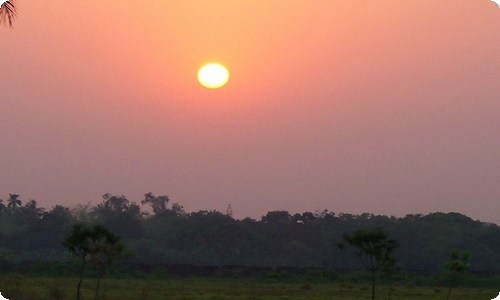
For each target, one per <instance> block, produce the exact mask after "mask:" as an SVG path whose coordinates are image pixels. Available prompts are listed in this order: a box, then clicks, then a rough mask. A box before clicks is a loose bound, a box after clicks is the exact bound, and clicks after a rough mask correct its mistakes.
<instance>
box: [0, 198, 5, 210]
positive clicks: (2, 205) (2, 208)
mask: <svg viewBox="0 0 500 300" xmlns="http://www.w3.org/2000/svg"><path fill="white" fill-rule="evenodd" d="M4 210H5V204H3V200H2V199H0V212H3V211H4Z"/></svg>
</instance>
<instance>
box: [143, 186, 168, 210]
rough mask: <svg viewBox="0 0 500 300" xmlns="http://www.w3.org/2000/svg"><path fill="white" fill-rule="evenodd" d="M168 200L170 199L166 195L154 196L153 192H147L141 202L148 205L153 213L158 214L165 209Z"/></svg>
mask: <svg viewBox="0 0 500 300" xmlns="http://www.w3.org/2000/svg"><path fill="white" fill-rule="evenodd" d="M168 201H170V199H169V198H168V196H167V195H163V196H155V195H153V193H151V192H149V193H147V194H145V195H144V200H142V201H141V204H143V205H144V204H147V205H150V206H151V208H152V209H153V213H154V214H155V215H160V214H162V213H164V212H166V211H167V204H168Z"/></svg>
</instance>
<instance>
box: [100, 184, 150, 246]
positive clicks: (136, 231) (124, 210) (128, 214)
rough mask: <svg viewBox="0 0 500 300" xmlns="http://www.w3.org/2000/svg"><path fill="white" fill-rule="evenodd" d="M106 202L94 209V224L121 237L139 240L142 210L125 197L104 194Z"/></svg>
mask: <svg viewBox="0 0 500 300" xmlns="http://www.w3.org/2000/svg"><path fill="white" fill-rule="evenodd" d="M102 197H103V199H104V201H103V202H102V203H100V204H98V205H97V206H96V207H94V208H93V209H92V215H93V216H94V218H95V219H94V222H95V223H99V224H103V225H104V226H106V228H109V229H110V230H111V231H113V232H115V233H117V234H118V235H121V236H127V237H129V238H137V237H139V236H141V235H142V229H143V228H142V223H141V220H140V219H141V208H140V207H139V205H137V204H136V203H135V202H130V201H129V200H128V199H127V198H126V197H125V196H114V195H111V194H108V193H106V194H104V195H103V196H102Z"/></svg>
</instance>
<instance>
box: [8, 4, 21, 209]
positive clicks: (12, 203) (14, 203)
mask: <svg viewBox="0 0 500 300" xmlns="http://www.w3.org/2000/svg"><path fill="white" fill-rule="evenodd" d="M5 3H7V2H5ZM5 3H4V4H5ZM22 204H23V203H22V202H21V199H19V195H18V194H9V199H7V207H8V208H16V207H19V206H21V205H22Z"/></svg>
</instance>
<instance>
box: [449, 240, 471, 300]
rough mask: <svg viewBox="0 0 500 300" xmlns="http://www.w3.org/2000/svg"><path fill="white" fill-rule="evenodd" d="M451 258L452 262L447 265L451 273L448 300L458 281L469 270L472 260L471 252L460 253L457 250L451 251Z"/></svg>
mask: <svg viewBox="0 0 500 300" xmlns="http://www.w3.org/2000/svg"><path fill="white" fill-rule="evenodd" d="M450 258H451V259H450V261H448V262H447V263H446V264H445V267H446V269H448V271H450V272H451V275H450V277H451V284H450V289H449V290H448V295H447V296H446V300H448V299H449V298H450V294H451V290H452V289H453V287H454V286H455V283H456V282H457V280H458V279H459V278H460V276H462V275H463V274H464V273H465V272H467V270H468V269H469V264H468V261H469V258H470V252H469V251H463V252H460V251H458V250H457V249H453V250H452V251H451V254H450Z"/></svg>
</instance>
